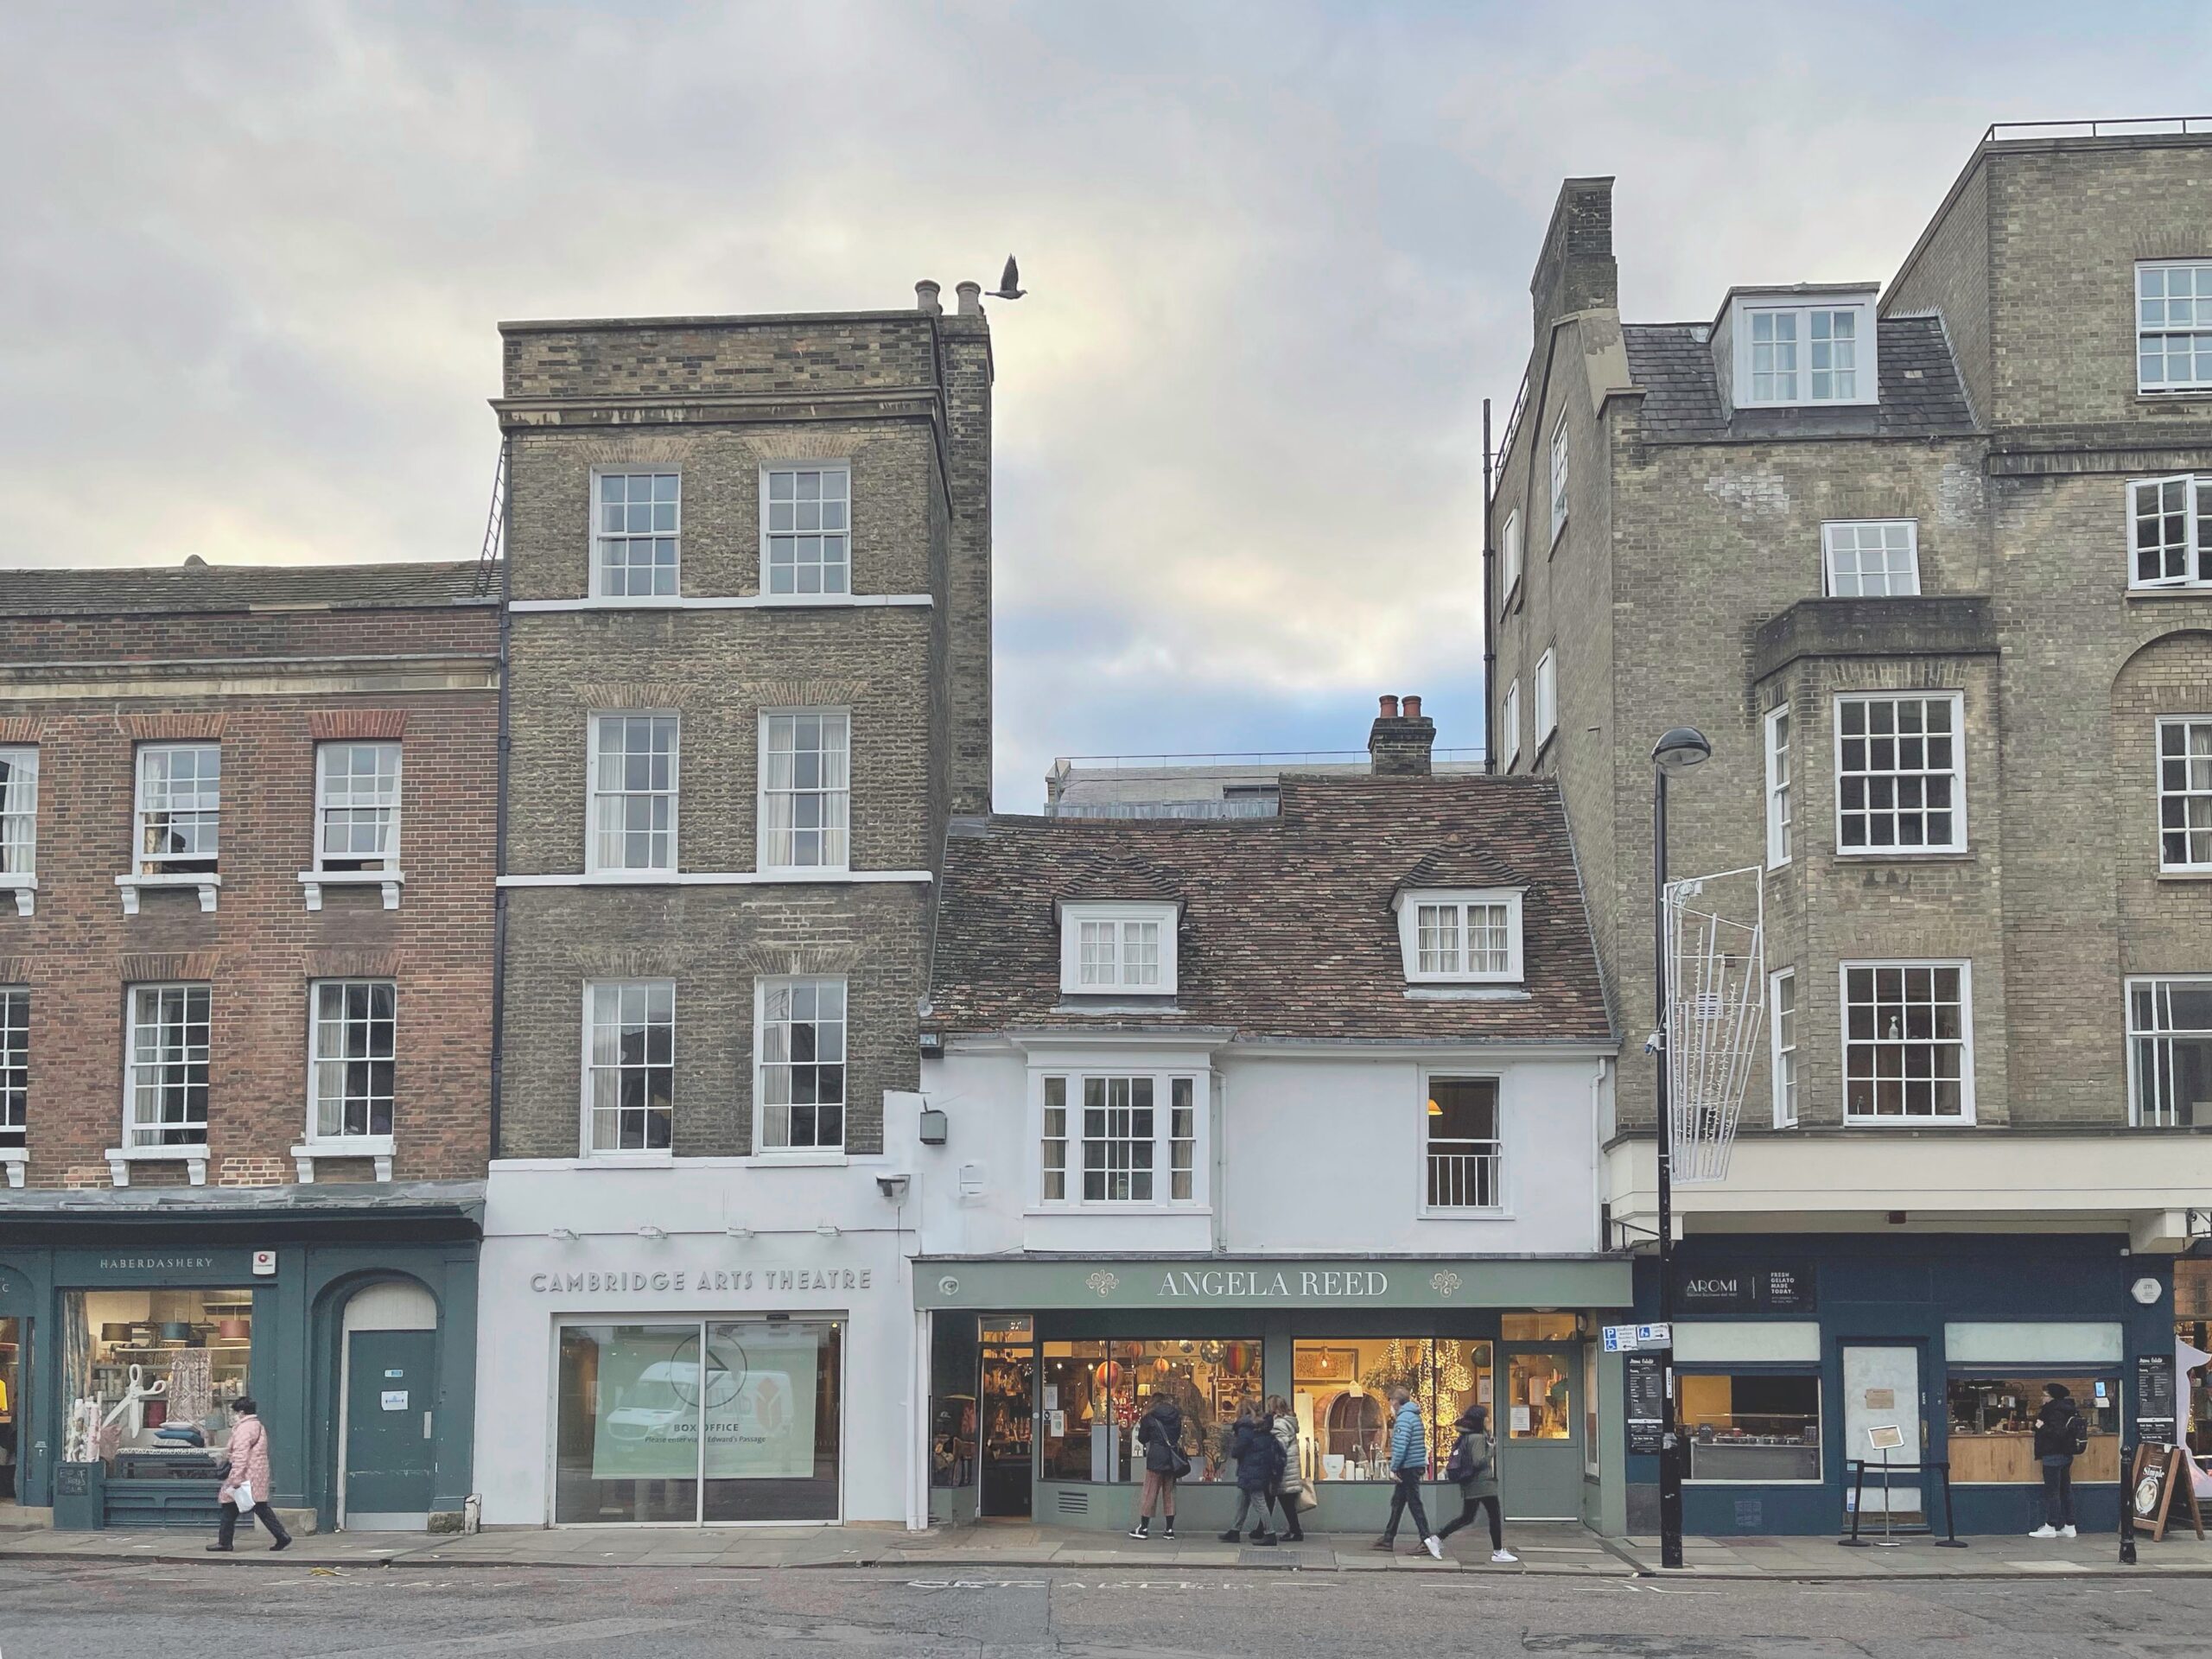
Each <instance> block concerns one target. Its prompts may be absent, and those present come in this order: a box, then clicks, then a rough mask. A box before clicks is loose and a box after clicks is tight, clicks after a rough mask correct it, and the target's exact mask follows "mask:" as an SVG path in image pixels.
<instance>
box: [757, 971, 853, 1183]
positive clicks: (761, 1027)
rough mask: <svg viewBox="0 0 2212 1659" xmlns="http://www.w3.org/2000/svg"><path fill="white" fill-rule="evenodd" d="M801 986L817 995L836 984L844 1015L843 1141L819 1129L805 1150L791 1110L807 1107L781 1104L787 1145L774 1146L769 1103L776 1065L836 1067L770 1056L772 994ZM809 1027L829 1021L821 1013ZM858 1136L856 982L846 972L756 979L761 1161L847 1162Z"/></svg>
mask: <svg viewBox="0 0 2212 1659" xmlns="http://www.w3.org/2000/svg"><path fill="white" fill-rule="evenodd" d="M799 985H811V986H813V987H815V988H817V992H818V990H819V988H821V987H822V986H824V985H835V986H836V987H837V989H838V995H839V1002H838V1007H839V1009H840V1012H839V1014H838V1016H837V1020H836V1026H837V1037H838V1052H839V1054H840V1055H841V1057H842V1058H839V1059H838V1060H837V1061H836V1066H837V1071H838V1080H837V1088H838V1098H837V1138H836V1141H824V1140H821V1139H819V1138H818V1125H817V1139H816V1140H814V1141H810V1142H808V1143H807V1144H806V1145H804V1146H793V1145H791V1119H790V1116H789V1109H790V1108H791V1106H794V1105H797V1104H800V1103H799V1102H795V1101H779V1102H778V1103H777V1104H779V1105H780V1106H782V1107H784V1108H785V1120H784V1143H783V1144H781V1145H772V1144H771V1143H770V1141H769V1139H768V1110H769V1106H768V1100H767V1086H766V1076H767V1071H768V1068H769V1067H770V1066H771V1065H782V1066H785V1067H787V1068H788V1067H791V1066H794V1065H802V1064H804V1065H817V1066H818V1065H828V1064H829V1062H828V1061H825V1060H823V1059H821V1058H819V1057H818V1055H817V1058H815V1059H813V1060H810V1061H804V1062H802V1061H799V1060H796V1059H794V1058H790V1057H789V1056H788V1055H787V1056H786V1057H785V1058H783V1059H781V1060H771V1059H770V1058H768V1023H769V1022H768V998H769V995H770V994H771V993H772V992H773V991H776V990H778V989H788V988H793V987H796V986H799ZM798 1023H799V1022H798V1020H787V1021H785V1022H784V1024H785V1027H786V1028H788V1027H790V1026H791V1025H796V1024H798ZM809 1023H811V1024H814V1025H817V1026H819V1025H823V1024H825V1023H828V1022H827V1021H824V1020H822V1019H821V1018H820V1016H819V1013H818V1010H817V1017H816V1019H815V1020H812V1021H810V1022H809ZM813 1104H815V1105H817V1106H819V1105H821V1104H822V1102H821V1101H820V1100H819V1099H817V1100H816V1101H815V1102H813ZM852 1135H853V985H852V981H851V980H850V979H849V977H848V976H845V975H843V974H778V975H772V976H767V977H766V978H762V979H756V980H755V981H753V1156H754V1157H756V1158H760V1159H769V1160H780V1161H784V1162H805V1161H807V1160H817V1161H818V1160H834V1159H842V1157H843V1156H844V1155H845V1149H846V1147H848V1146H849V1145H850V1144H851V1141H852Z"/></svg>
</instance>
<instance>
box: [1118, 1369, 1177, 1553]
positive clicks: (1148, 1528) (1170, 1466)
mask: <svg viewBox="0 0 2212 1659" xmlns="http://www.w3.org/2000/svg"><path fill="white" fill-rule="evenodd" d="M1137 1444H1138V1445H1139V1446H1142V1447H1143V1448H1144V1497H1143V1500H1142V1502H1141V1505H1140V1506H1139V1508H1138V1510H1137V1523H1136V1525H1135V1526H1134V1527H1131V1528H1130V1529H1129V1536H1130V1537H1132V1538H1144V1537H1148V1536H1150V1535H1151V1533H1152V1511H1153V1510H1154V1506H1155V1505H1159V1504H1164V1505H1166V1516H1167V1525H1166V1528H1165V1529H1163V1530H1162V1531H1161V1533H1160V1536H1161V1537H1163V1538H1173V1536H1174V1535H1175V1482H1176V1478H1177V1477H1178V1475H1179V1472H1180V1471H1182V1470H1184V1469H1187V1468H1188V1467H1190V1465H1189V1463H1188V1462H1187V1461H1185V1459H1184V1456H1183V1411H1182V1408H1181V1407H1179V1406H1178V1405H1177V1404H1176V1403H1175V1402H1174V1401H1173V1399H1171V1398H1170V1397H1169V1396H1168V1395H1166V1393H1164V1392H1163V1393H1160V1394H1155V1395H1153V1396H1152V1407H1151V1409H1150V1410H1148V1411H1147V1412H1146V1413H1145V1414H1144V1416H1143V1417H1142V1418H1141V1419H1140V1420H1139V1421H1138V1423H1137Z"/></svg>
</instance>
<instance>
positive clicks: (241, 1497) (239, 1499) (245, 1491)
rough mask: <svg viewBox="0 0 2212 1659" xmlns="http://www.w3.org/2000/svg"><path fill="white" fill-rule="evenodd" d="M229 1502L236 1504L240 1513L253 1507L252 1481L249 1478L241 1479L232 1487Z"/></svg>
mask: <svg viewBox="0 0 2212 1659" xmlns="http://www.w3.org/2000/svg"><path fill="white" fill-rule="evenodd" d="M231 1502H232V1503H234V1504H236V1505H237V1506H238V1513H239V1514H241V1515H243V1514H245V1512H246V1511H247V1510H251V1508H252V1507H253V1483H252V1482H251V1481H250V1480H242V1481H240V1482H239V1483H238V1484H237V1485H236V1486H234V1487H233V1488H232V1489H231Z"/></svg>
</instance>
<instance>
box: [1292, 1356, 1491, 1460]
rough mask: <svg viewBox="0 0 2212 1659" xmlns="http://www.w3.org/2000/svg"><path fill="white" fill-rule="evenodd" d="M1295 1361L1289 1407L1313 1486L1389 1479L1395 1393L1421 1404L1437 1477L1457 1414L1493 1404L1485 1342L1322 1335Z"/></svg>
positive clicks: (1449, 1443) (1296, 1357)
mask: <svg viewBox="0 0 2212 1659" xmlns="http://www.w3.org/2000/svg"><path fill="white" fill-rule="evenodd" d="M1292 1356H1293V1357H1292V1372H1291V1376H1292V1382H1293V1384H1294V1387H1293V1389H1292V1393H1291V1409H1292V1410H1293V1412H1294V1413H1295V1414H1296V1415H1297V1418H1298V1441H1299V1455H1300V1472H1301V1473H1303V1474H1304V1476H1305V1477H1306V1479H1308V1480H1316V1481H1323V1480H1383V1481H1387V1480H1389V1478H1390V1467H1389V1464H1390V1391H1391V1390H1392V1389H1396V1388H1403V1389H1406V1390H1407V1391H1408V1393H1409V1394H1410V1395H1412V1396H1413V1397H1414V1400H1415V1401H1417V1402H1419V1403H1420V1405H1421V1416H1422V1420H1423V1421H1424V1422H1425V1423H1426V1424H1427V1429H1428V1449H1429V1462H1430V1469H1431V1472H1432V1474H1433V1471H1434V1470H1435V1469H1436V1468H1438V1467H1440V1466H1441V1465H1442V1463H1443V1460H1444V1459H1446V1457H1448V1456H1449V1455H1450V1454H1451V1450H1452V1439H1453V1435H1452V1424H1453V1423H1455V1422H1457V1421H1459V1414H1460V1413H1461V1412H1463V1411H1465V1409H1466V1408H1468V1407H1469V1406H1471V1405H1475V1404H1478V1403H1479V1404H1482V1405H1485V1406H1487V1405H1489V1404H1490V1403H1491V1389H1492V1387H1493V1381H1492V1375H1491V1344H1489V1343H1487V1342H1466V1341H1461V1340H1458V1339H1455V1338H1427V1337H1317V1338H1310V1339H1300V1341H1298V1342H1297V1343H1295V1344H1293V1348H1292Z"/></svg>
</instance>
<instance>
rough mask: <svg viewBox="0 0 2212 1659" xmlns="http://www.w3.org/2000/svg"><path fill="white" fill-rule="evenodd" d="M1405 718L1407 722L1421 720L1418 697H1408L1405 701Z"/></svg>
mask: <svg viewBox="0 0 2212 1659" xmlns="http://www.w3.org/2000/svg"><path fill="white" fill-rule="evenodd" d="M1406 718H1407V719H1408V720H1419V719H1420V718H1421V699H1420V698H1419V697H1408V698H1407V699H1406Z"/></svg>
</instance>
